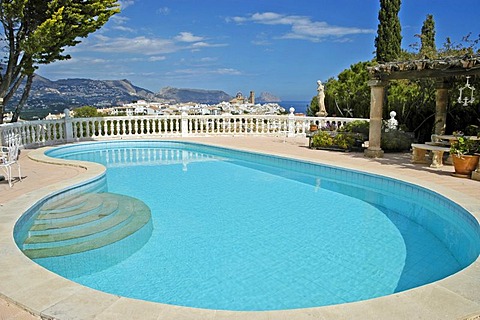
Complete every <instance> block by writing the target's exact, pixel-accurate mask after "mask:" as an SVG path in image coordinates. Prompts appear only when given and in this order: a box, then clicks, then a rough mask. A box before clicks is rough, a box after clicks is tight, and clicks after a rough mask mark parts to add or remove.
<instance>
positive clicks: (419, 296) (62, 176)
mask: <svg viewBox="0 0 480 320" xmlns="http://www.w3.org/2000/svg"><path fill="white" fill-rule="evenodd" d="M168 140H180V139H168ZM181 140H188V141H192V142H199V143H206V144H211V145H218V146H223V147H229V148H235V149H241V150H248V151H255V152H262V153H268V154H275V155H281V156H286V157H293V158H297V159H303V160H308V161H313V162H319V163H324V164H330V165H334V166H338V167H343V168H351V169H357V170H362V171H367V172H371V173H376V174H380V175H384V176H388V177H392V178H397V179H400V180H404V181H408V182H411V183H415V184H418V185H421V186H424V187H426V188H429V189H431V190H434V191H436V192H438V193H440V194H443V195H444V196H446V197H448V198H449V199H451V200H453V201H455V202H457V203H459V204H460V205H462V206H463V207H465V208H466V209H467V210H469V211H470V212H472V214H473V215H474V216H475V217H476V219H477V221H480V196H479V195H480V181H474V180H470V179H460V178H455V177H452V176H451V173H452V172H453V167H452V166H444V167H442V168H438V169H434V168H430V167H428V166H427V165H419V164H412V163H411V162H410V157H411V155H410V154H409V153H401V154H385V157H384V158H379V159H369V158H365V157H364V156H363V154H362V153H341V152H331V151H321V150H311V149H308V148H307V145H308V140H307V139H305V138H287V139H284V138H276V137H243V136H239V137H204V138H188V139H181ZM34 153H38V152H37V151H35V150H23V151H22V154H21V157H20V161H19V162H20V165H21V168H22V177H23V181H22V182H20V181H18V180H15V181H14V185H13V187H12V188H10V187H9V186H8V183H7V182H6V181H1V182H0V234H3V235H4V236H2V237H0V257H3V258H0V270H1V272H0V298H3V300H1V299H0V319H1V320H7V319H17V320H18V319H26V320H28V319H40V317H39V315H40V314H42V315H44V316H47V315H48V316H50V317H54V318H55V319H62V320H63V319H94V318H95V319H130V318H132V319H133V318H138V319H164V318H165V319H177V318H178V317H181V318H182V319H293V318H295V319H327V318H328V319H347V318H348V319H364V318H369V319H372V318H385V317H387V318H389V319H414V318H422V319H480V259H477V261H476V262H475V263H474V264H473V265H472V266H470V267H468V268H466V269H465V270H463V271H461V272H460V273H458V274H456V275H454V276H451V277H448V278H446V279H444V280H441V281H438V282H436V283H434V284H431V285H426V286H423V287H420V288H416V289H413V290H408V291H406V292H402V293H398V294H394V295H391V296H388V297H382V298H378V299H372V300H368V301H364V302H356V303H350V304H346V305H337V306H328V307H323V308H311V309H299V310H289V311H274V312H254V313H245V312H244V313H241V312H228V311H218V310H217V311H212V310H207V311H205V310H201V309H191V308H181V307H174V306H166V305H162V304H154V303H147V302H143V301H138V300H132V299H126V298H121V297H116V296H112V295H108V294H104V293H98V292H97V291H94V290H90V289H86V288H84V287H81V286H80V285H76V284H72V283H71V282H69V281H65V280H64V279H63V280H62V278H60V277H59V276H56V275H52V274H51V273H49V272H48V271H45V270H44V269H42V268H40V267H38V266H37V265H35V264H33V263H31V261H30V260H28V259H27V258H25V257H24V256H23V255H22V254H21V253H20V251H19V250H18V248H17V249H12V247H11V246H12V242H13V237H12V228H13V224H14V222H15V221H16V219H18V217H19V216H20V215H21V213H22V212H24V209H25V208H28V206H30V205H31V204H33V203H35V202H36V201H38V199H40V198H41V197H43V196H45V195H46V194H48V193H50V192H52V191H54V190H58V189H59V188H63V187H64V186H67V185H68V184H71V183H72V182H77V181H82V180H83V179H85V177H86V176H89V175H91V174H97V173H98V170H99V169H98V167H95V168H93V169H92V168H89V169H86V168H80V167H75V166H65V165H61V166H60V165H55V164H45V163H40V162H37V161H33V160H32V159H30V158H29V154H34ZM15 172H16V171H14V176H15ZM2 214H5V217H2ZM7 220H8V221H7ZM2 249H4V250H3V251H2ZM12 251H15V252H12ZM6 258H8V259H6ZM7 260H8V261H7ZM18 263H21V264H22V265H24V264H25V265H27V266H26V267H25V268H23V267H21V268H19V267H18ZM15 268H19V269H20V270H21V271H18V272H22V270H33V271H29V272H26V274H27V275H28V276H27V277H23V278H26V279H24V280H23V281H22V283H14V282H15V281H18V279H10V278H11V277H10V276H9V275H10V274H12V275H13V274H17V271H12V270H13V269H15ZM2 273H3V275H2ZM47 273H48V274H47ZM45 275H47V278H48V279H51V281H54V282H51V285H52V286H57V285H58V286H59V287H55V288H54V289H52V290H53V293H52V295H51V296H48V297H39V296H41V295H44V296H45V292H44V291H43V290H44V289H45V285H46V284H42V280H43V279H41V277H42V276H45ZM30 276H31V278H30ZM17 277H18V276H17ZM59 278H60V280H59ZM43 281H46V280H43ZM57 282H58V283H57ZM30 283H32V285H31V286H30ZM62 285H63V287H62ZM47 286H48V285H47ZM97 299H99V300H101V301H102V303H99V305H100V306H98V307H92V303H93V302H92V300H94V301H95V303H96V302H97ZM87 309H88V311H86V310H87ZM26 310H28V311H26ZM30 312H32V313H35V314H36V316H34V315H32V314H31V313H30ZM129 312H131V315H135V316H134V317H131V316H128V314H129Z"/></svg>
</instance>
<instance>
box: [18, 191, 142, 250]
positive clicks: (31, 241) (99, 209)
mask: <svg viewBox="0 0 480 320" xmlns="http://www.w3.org/2000/svg"><path fill="white" fill-rule="evenodd" d="M150 218H151V213H150V208H148V206H147V205H145V204H144V203H143V202H142V201H140V200H138V199H135V198H132V197H128V196H124V195H119V194H113V193H89V194H85V195H82V196H77V197H72V198H69V199H65V200H60V201H56V202H54V203H51V204H48V205H46V206H44V207H43V208H41V209H40V212H39V214H38V216H37V217H36V219H35V221H34V223H33V225H32V227H31V228H30V230H29V232H28V237H27V238H26V239H25V242H24V244H23V247H22V249H23V250H22V251H23V252H24V253H25V255H27V256H28V257H29V258H31V259H36V258H46V257H53V256H63V255H69V254H74V253H79V252H84V251H88V250H92V249H97V248H100V247H103V246H106V245H109V244H112V243H114V242H117V241H119V240H121V239H124V238H125V237H127V236H129V235H131V234H133V233H135V232H136V231H138V230H139V229H141V228H142V227H143V226H144V225H145V224H147V223H148V222H149V220H150Z"/></svg>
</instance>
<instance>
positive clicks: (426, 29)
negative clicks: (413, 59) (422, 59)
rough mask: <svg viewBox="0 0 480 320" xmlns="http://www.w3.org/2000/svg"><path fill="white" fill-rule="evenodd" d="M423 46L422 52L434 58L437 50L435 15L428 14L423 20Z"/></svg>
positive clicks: (423, 54) (421, 36)
mask: <svg viewBox="0 0 480 320" xmlns="http://www.w3.org/2000/svg"><path fill="white" fill-rule="evenodd" d="M420 41H421V47H420V54H421V55H422V56H427V57H429V58H434V57H435V55H436V52H437V47H436V45H435V21H434V20H433V15H431V14H428V15H427V18H426V19H425V21H424V22H423V26H422V34H421V35H420Z"/></svg>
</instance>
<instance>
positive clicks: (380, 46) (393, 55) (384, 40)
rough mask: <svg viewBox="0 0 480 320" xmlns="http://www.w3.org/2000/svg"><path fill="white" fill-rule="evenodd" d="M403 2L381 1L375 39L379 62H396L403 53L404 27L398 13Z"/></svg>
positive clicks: (399, 0) (393, 0) (398, 0)
mask: <svg viewBox="0 0 480 320" xmlns="http://www.w3.org/2000/svg"><path fill="white" fill-rule="evenodd" d="M400 4H401V0H380V11H379V13H378V20H379V24H378V30H377V37H376V38H375V47H376V48H377V51H376V56H377V61H378V62H389V61H395V60H396V59H397V58H398V57H399V55H400V53H401V44H402V35H401V31H402V27H401V25H400V19H399V18H398V12H399V11H400Z"/></svg>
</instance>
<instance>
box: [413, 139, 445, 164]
mask: <svg viewBox="0 0 480 320" xmlns="http://www.w3.org/2000/svg"><path fill="white" fill-rule="evenodd" d="M427 151H431V152H432V155H433V156H432V163H431V164H430V167H432V168H439V167H441V166H443V153H444V152H450V148H447V147H441V146H434V145H431V144H420V143H412V162H413V163H428V161H427V159H426V155H427Z"/></svg>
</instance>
